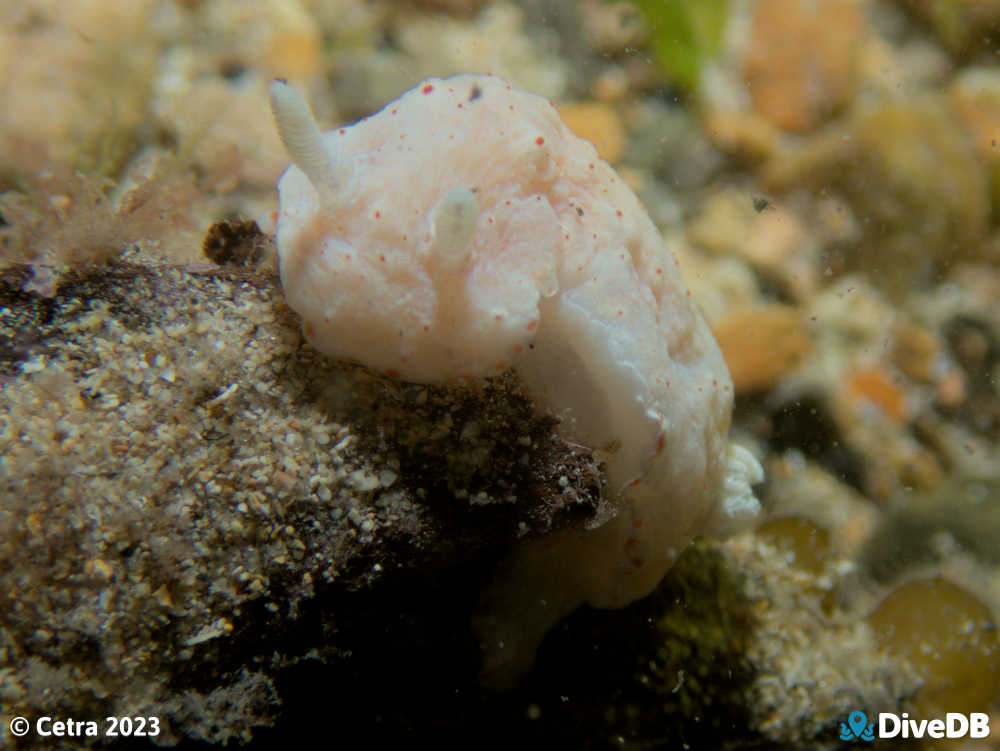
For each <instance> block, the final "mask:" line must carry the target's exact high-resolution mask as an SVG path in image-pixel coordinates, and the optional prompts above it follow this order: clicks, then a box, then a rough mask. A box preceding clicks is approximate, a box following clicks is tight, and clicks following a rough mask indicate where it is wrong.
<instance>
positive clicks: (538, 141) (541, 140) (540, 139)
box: [535, 136, 545, 146]
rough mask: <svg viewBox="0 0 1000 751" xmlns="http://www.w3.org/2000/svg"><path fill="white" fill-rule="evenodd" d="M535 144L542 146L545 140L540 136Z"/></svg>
mask: <svg viewBox="0 0 1000 751" xmlns="http://www.w3.org/2000/svg"><path fill="white" fill-rule="evenodd" d="M535 143H536V144H538V145H539V146H541V145H542V144H543V143H545V139H544V138H542V137H541V136H539V137H538V138H536V139H535Z"/></svg>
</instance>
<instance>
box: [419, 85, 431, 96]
mask: <svg viewBox="0 0 1000 751" xmlns="http://www.w3.org/2000/svg"><path fill="white" fill-rule="evenodd" d="M420 91H422V92H423V93H424V94H430V93H431V92H432V91H434V87H433V86H431V85H430V84H427V85H426V86H424V88H422V89H421V90H420Z"/></svg>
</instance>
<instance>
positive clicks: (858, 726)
mask: <svg viewBox="0 0 1000 751" xmlns="http://www.w3.org/2000/svg"><path fill="white" fill-rule="evenodd" d="M847 724H848V725H850V726H851V732H853V733H854V736H855V737H856V738H860V737H861V734H862V733H863V732H864V731H865V725H867V724H868V718H867V717H865V713H864V712H858V711H854V712H851V714H850V716H849V717H848V718H847Z"/></svg>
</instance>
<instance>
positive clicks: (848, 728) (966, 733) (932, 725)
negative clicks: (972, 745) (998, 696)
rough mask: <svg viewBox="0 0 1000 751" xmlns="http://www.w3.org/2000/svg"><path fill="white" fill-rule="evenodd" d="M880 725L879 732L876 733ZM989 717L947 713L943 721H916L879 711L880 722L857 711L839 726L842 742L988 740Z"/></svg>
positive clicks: (977, 714) (983, 713) (905, 715)
mask: <svg viewBox="0 0 1000 751" xmlns="http://www.w3.org/2000/svg"><path fill="white" fill-rule="evenodd" d="M876 726H877V732H876ZM989 735H990V716H989V715H988V714H986V713H985V712H970V713H969V714H962V713H961V712H948V713H947V714H946V715H945V716H944V719H941V718H935V719H933V720H913V719H911V718H910V715H909V714H907V713H906V712H903V713H902V714H893V713H892V712H880V713H879V716H878V723H877V724H876V723H874V722H868V716H867V715H866V714H865V713H864V712H862V711H861V710H860V709H855V710H854V711H853V712H851V713H850V714H849V715H848V716H847V722H842V723H840V740H842V741H854V740H858V741H872V740H875V739H876V738H966V737H968V738H988V737H989Z"/></svg>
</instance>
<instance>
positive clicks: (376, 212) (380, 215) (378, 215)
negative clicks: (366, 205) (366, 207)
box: [375, 209, 382, 219]
mask: <svg viewBox="0 0 1000 751" xmlns="http://www.w3.org/2000/svg"><path fill="white" fill-rule="evenodd" d="M375 218H376V219H381V218H382V212H381V211H378V210H377V209H376V211H375Z"/></svg>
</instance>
